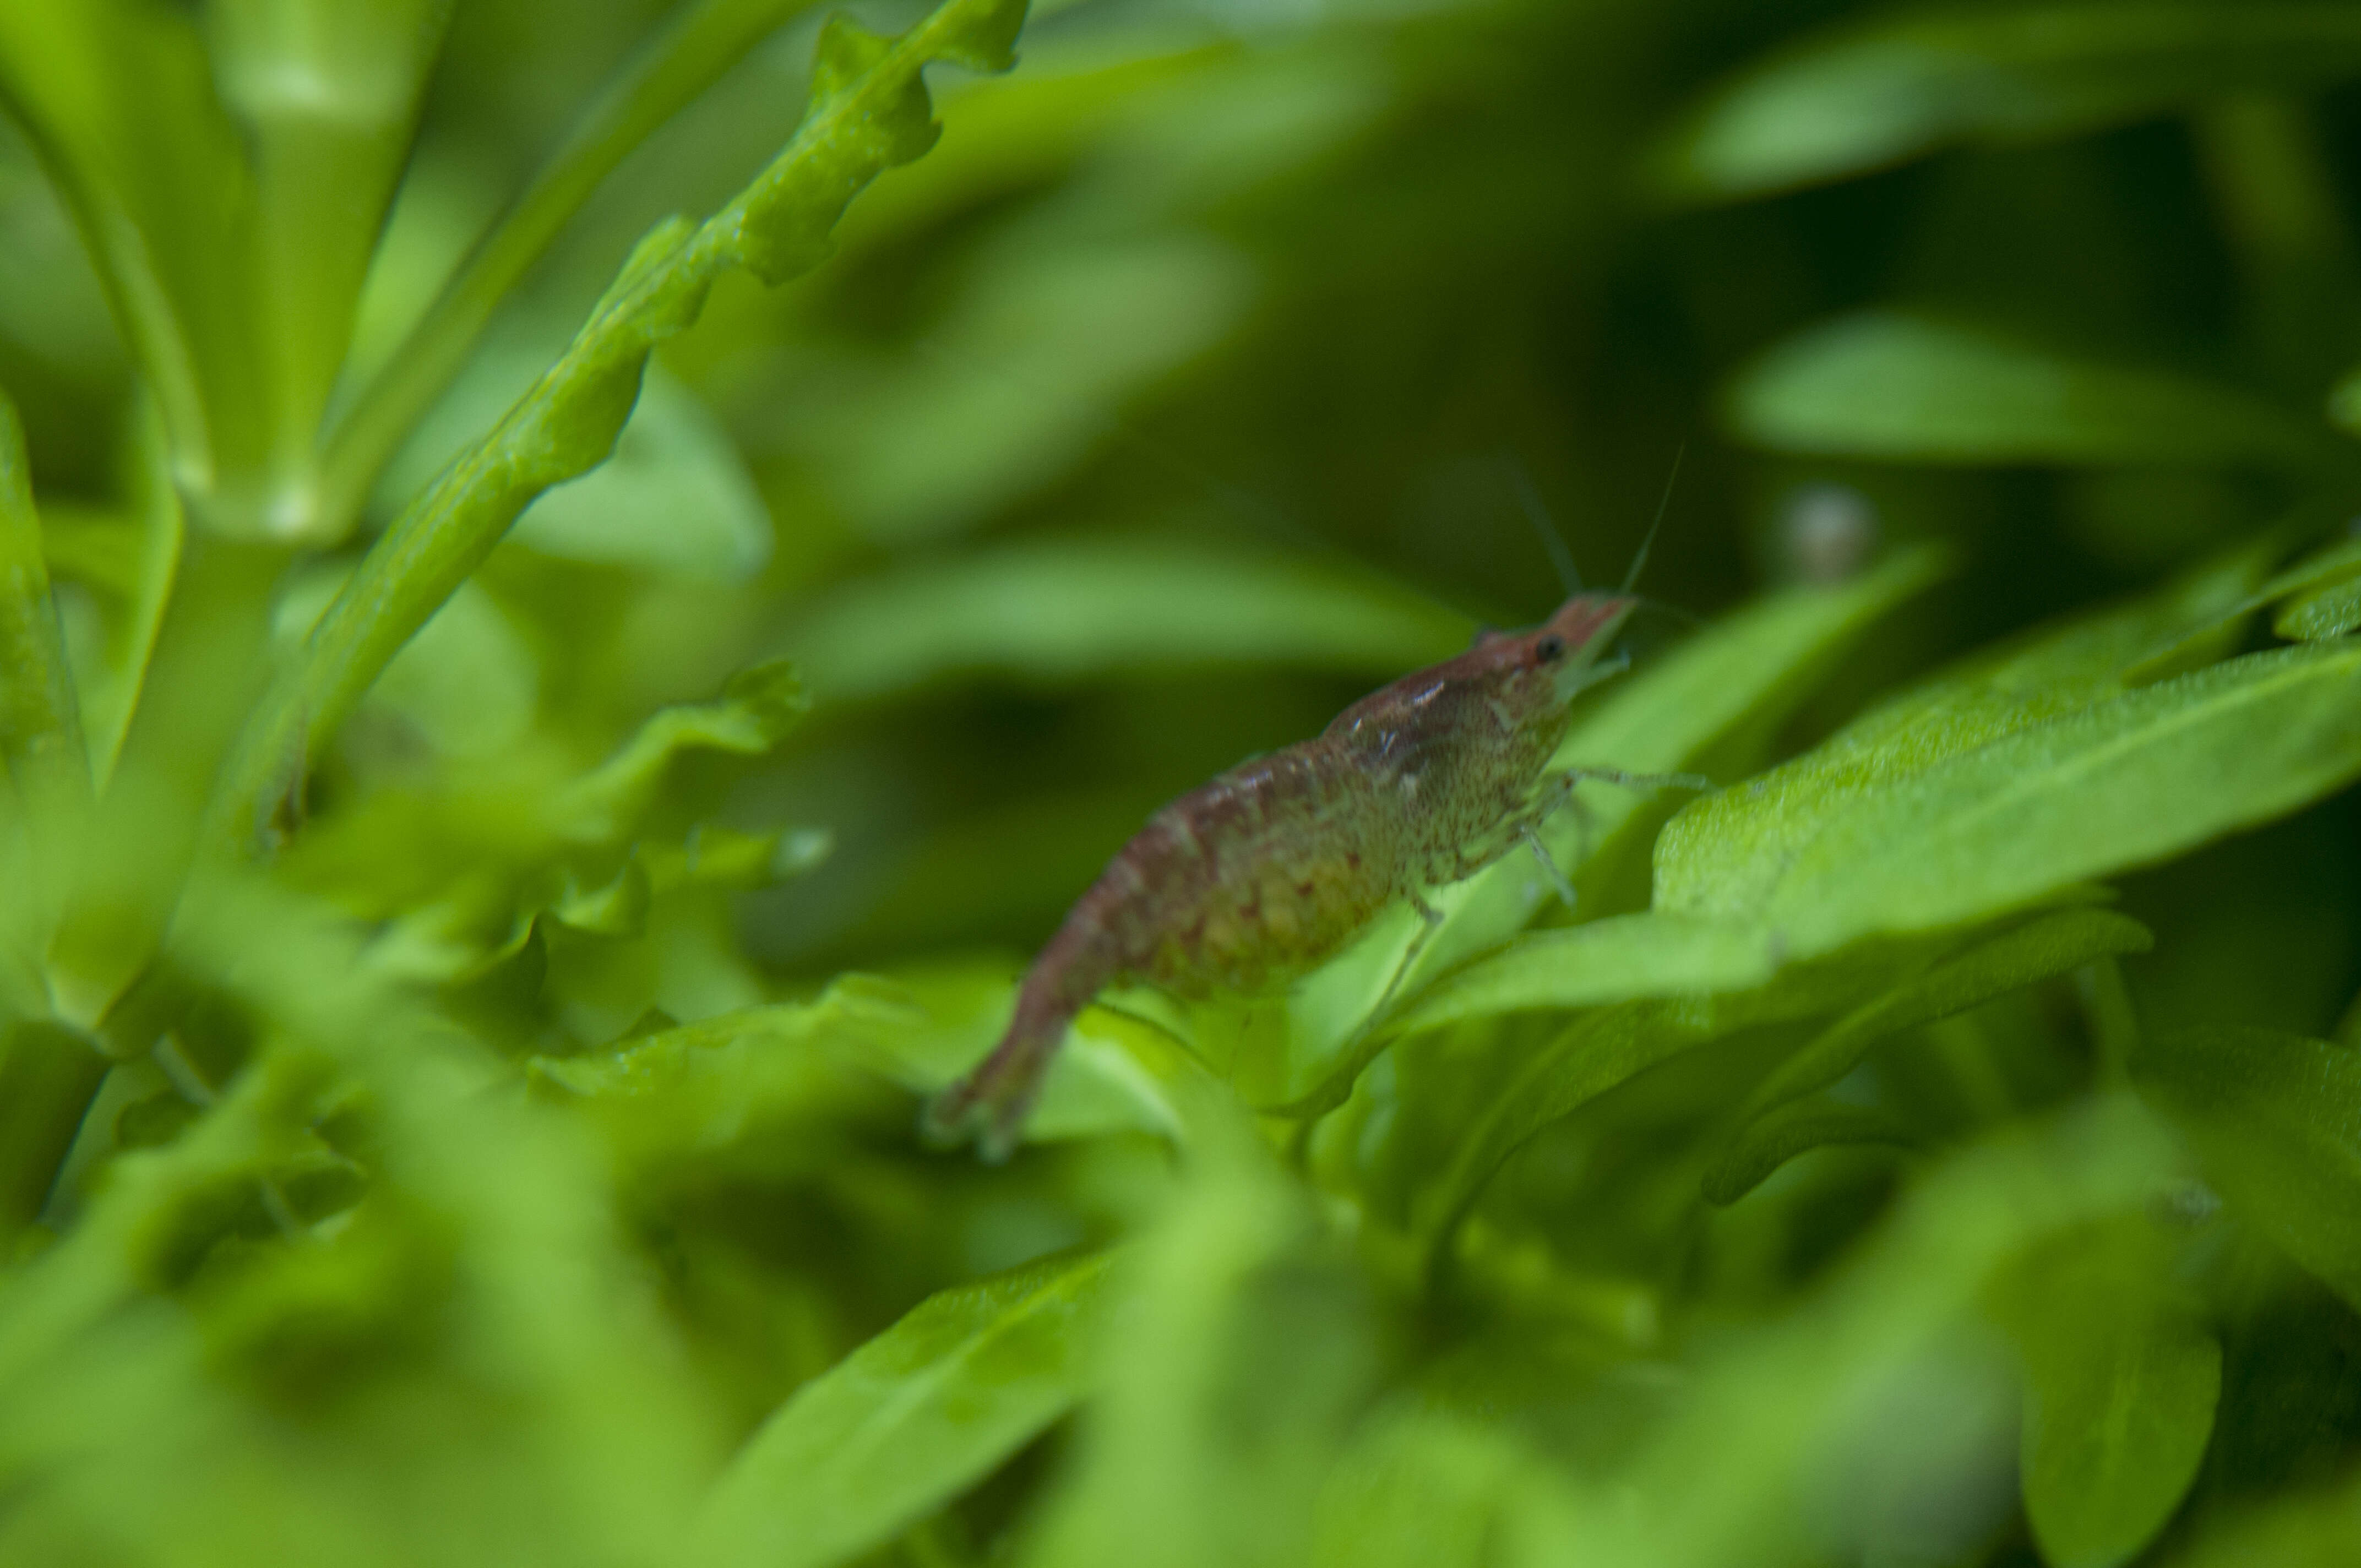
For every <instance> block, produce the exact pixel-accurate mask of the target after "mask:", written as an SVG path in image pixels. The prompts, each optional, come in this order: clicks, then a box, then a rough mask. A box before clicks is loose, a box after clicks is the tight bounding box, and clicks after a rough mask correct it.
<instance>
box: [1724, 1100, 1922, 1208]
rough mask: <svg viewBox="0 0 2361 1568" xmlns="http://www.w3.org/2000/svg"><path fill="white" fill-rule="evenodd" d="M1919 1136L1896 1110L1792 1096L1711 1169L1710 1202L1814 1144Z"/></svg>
mask: <svg viewBox="0 0 2361 1568" xmlns="http://www.w3.org/2000/svg"><path fill="white" fill-rule="evenodd" d="M1918 1141H1919V1140H1918V1136H1917V1134H1916V1132H1915V1131H1914V1130H1913V1129H1912V1128H1911V1127H1910V1126H1909V1124H1906V1123H1905V1122H1904V1121H1903V1120H1902V1119H1901V1118H1900V1117H1898V1116H1895V1115H1894V1113H1892V1112H1890V1111H1881V1110H1879V1109H1878V1108H1877V1107H1875V1106H1872V1105H1851V1104H1847V1103H1846V1102H1842V1101H1838V1100H1828V1099H1825V1098H1821V1097H1818V1096H1814V1097H1811V1098H1809V1099H1803V1100H1792V1101H1789V1102H1785V1103H1784V1104H1782V1105H1779V1106H1777V1107H1776V1108H1774V1109H1773V1110H1771V1111H1768V1112H1766V1113H1763V1115H1760V1116H1757V1117H1755V1118H1754V1119H1753V1120H1752V1122H1750V1123H1748V1124H1746V1126H1745V1128H1744V1129H1743V1130H1742V1131H1741V1132H1740V1134H1739V1135H1738V1136H1737V1137H1736V1138H1735V1139H1734V1140H1733V1141H1732V1142H1731V1144H1730V1147H1729V1148H1728V1149H1727V1150H1725V1151H1723V1153H1722V1156H1721V1157H1720V1158H1719V1159H1717V1160H1715V1161H1714V1162H1713V1164H1712V1166H1711V1167H1709V1168H1708V1169H1707V1171H1706V1173H1705V1179H1704V1181H1703V1182H1702V1183H1701V1190H1703V1192H1704V1193H1705V1200H1706V1201H1707V1202H1708V1203H1715V1204H1719V1205H1722V1206H1724V1207H1727V1206H1728V1205H1730V1204H1732V1203H1735V1202H1737V1201H1739V1200H1740V1199H1741V1198H1743V1197H1745V1196H1746V1195H1747V1194H1748V1193H1749V1192H1752V1191H1753V1190H1754V1189H1756V1188H1757V1187H1759V1186H1761V1185H1762V1184H1763V1182H1764V1181H1766V1180H1768V1179H1770V1177H1771V1174H1772V1172H1773V1171H1775V1170H1777V1169H1778V1168H1780V1167H1781V1166H1783V1165H1784V1164H1786V1163H1787V1162H1788V1161H1789V1160H1791V1159H1794V1158H1795V1157H1796V1156H1797V1155H1800V1154H1807V1153H1809V1152H1810V1151H1812V1150H1813V1149H1820V1148H1829V1147H1837V1146H1861V1145H1864V1144H1872V1145H1874V1144H1883V1145H1890V1146H1894V1147H1897V1148H1912V1147H1915V1146H1916V1145H1917V1143H1918Z"/></svg>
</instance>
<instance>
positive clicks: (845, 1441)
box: [678, 1253, 1115, 1568]
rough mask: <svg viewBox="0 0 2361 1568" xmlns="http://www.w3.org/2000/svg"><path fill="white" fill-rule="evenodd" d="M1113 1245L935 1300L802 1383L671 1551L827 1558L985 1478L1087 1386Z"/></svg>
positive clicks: (802, 1564)
mask: <svg viewBox="0 0 2361 1568" xmlns="http://www.w3.org/2000/svg"><path fill="white" fill-rule="evenodd" d="M1114 1275H1115V1268H1114V1259H1113V1257H1112V1256H1111V1255H1108V1254H1105V1253H1095V1254H1091V1255H1084V1256H1082V1257H1071V1256H1066V1257H1055V1258H1049V1259H1046V1260H1044V1261H1042V1262H1040V1263H1036V1264H1031V1265H1028V1266H1026V1267H1023V1268H1019V1269H1016V1270H1013V1271H1012V1272H1010V1273H1007V1274H1003V1275H999V1276H997V1277H994V1278H991V1279H987V1280H983V1281H980V1282H978V1283H976V1284H973V1285H964V1286H961V1287H960V1288H957V1289H953V1290H946V1291H944V1292H942V1293H941V1294H940V1295H938V1296H933V1297H929V1298H928V1299H927V1300H926V1301H924V1302H923V1303H921V1304H920V1305H919V1306H918V1307H917V1309H916V1310H913V1311H912V1312H910V1313H909V1315H908V1316H906V1317H905V1318H903V1319H902V1321H900V1322H898V1323H895V1325H894V1326H893V1327H892V1328H890V1329H888V1330H886V1331H885V1332H884V1333H882V1334H880V1335H878V1336H877V1337H876V1338H875V1339H873V1340H871V1341H870V1342H869V1343H866V1344H864V1345H862V1347H861V1348H860V1349H859V1350H856V1351H854V1352H853V1353H852V1354H851V1355H849V1356H847V1357H846V1358H845V1359H844V1360H843V1361H841V1362H840V1363H838V1364H837V1365H835V1366H833V1367H831V1368H829V1370H828V1371H827V1372H826V1373H824V1374H822V1375H821V1376H819V1377H818V1378H816V1379H815V1380H813V1381H812V1382H811V1383H809V1384H807V1385H806V1386H805V1387H802V1388H801V1389H798V1390H797V1391H796V1395H795V1397H794V1398H791V1399H789V1400H788V1401H787V1402H786V1403H785V1405H783V1406H781V1407H780V1409H779V1410H778V1412H777V1414H775V1415H774V1416H773V1417H772V1418H771V1419H770V1420H768V1421H765V1422H764V1423H763V1426H762V1428H761V1429H760V1430H759V1431H756V1432H755V1433H754V1435H753V1436H752V1438H750V1439H748V1440H747V1442H746V1446H745V1447H744V1448H743V1449H742V1450H741V1451H740V1452H739V1453H738V1456H737V1457H736V1458H735V1459H733V1460H732V1461H731V1462H730V1468H729V1469H728V1470H727V1471H725V1472H724V1473H723V1475H722V1476H721V1478H720V1480H719V1482H717V1483H716V1484H715V1486H714V1490H713V1494H712V1496H711V1497H709V1498H708V1500H707V1502H706V1504H705V1507H704V1508H703V1509H702V1511H701V1512H700V1514H699V1517H698V1519H697V1522H696V1524H695V1525H694V1526H693V1527H692V1528H691V1530H690V1532H689V1536H688V1540H687V1542H686V1546H685V1548H684V1550H683V1552H681V1554H680V1556H679V1558H678V1561H680V1562H681V1563H695V1564H697V1565H699V1568H704V1565H707V1564H712V1565H716V1568H720V1565H727V1564H735V1563H744V1564H746V1565H747V1568H823V1565H824V1564H828V1563H841V1562H844V1561H846V1560H848V1559H850V1558H853V1557H857V1556H859V1555H861V1554H862V1553H863V1552H868V1551H871V1550H873V1548H876V1547H878V1546H882V1545H884V1543H885V1542H886V1541H890V1540H891V1539H892V1538H893V1537H894V1536H895V1534H897V1533H899V1532H900V1531H901V1530H904V1529H906V1528H907V1527H908V1526H909V1525H910V1524H912V1523H913V1522H915V1521H916V1520H917V1519H920V1518H921V1517H923V1516H924V1515H925V1514H926V1513H927V1512H928V1510H930V1509H932V1508H937V1507H939V1506H940V1505H941V1504H943V1503H946V1502H948V1501H950V1499H951V1498H953V1497H957V1496H958V1495H959V1494H960V1493H961V1492H963V1491H965V1490H966V1489H967V1488H968V1487H970V1486H972V1485H974V1484H975V1483H976V1482H977V1481H979V1480H981V1479H982V1478H983V1476H984V1475H988V1474H989V1473H990V1472H991V1471H992V1470H993V1469H994V1466H996V1465H998V1464H1001V1463H1002V1462H1003V1461H1004V1460H1005V1459H1007V1458H1008V1457H1009V1455H1011V1454H1012V1453H1016V1450H1018V1449H1019V1448H1021V1447H1023V1446H1024V1445H1025V1444H1026V1443H1027V1442H1030V1441H1031V1440H1032V1439H1033V1437H1034V1436H1035V1435H1036V1434H1037V1433H1038V1432H1039V1431H1041V1430H1042V1429H1043V1428H1045V1427H1047V1426H1048V1425H1049V1423H1050V1422H1052V1421H1054V1420H1058V1419H1059V1418H1060V1416H1063V1415H1064V1414H1065V1413H1066V1412H1067V1411H1068V1410H1070V1409H1072V1408H1073V1407H1074V1405H1075V1403H1076V1402H1077V1401H1079V1400H1080V1399H1081V1398H1082V1397H1083V1396H1084V1395H1085V1394H1086V1393H1087V1392H1088V1391H1089V1389H1090V1387H1091V1386H1092V1384H1093V1381H1094V1378H1093V1362H1092V1358H1091V1351H1092V1348H1093V1347H1092V1342H1093V1338H1094V1337H1095V1334H1096V1332H1097V1330H1098V1324H1099V1321H1100V1320H1101V1319H1102V1318H1103V1317H1104V1315H1105V1312H1106V1308H1107V1301H1108V1298H1109V1297H1110V1295H1111V1294H1112V1288H1113V1281H1114Z"/></svg>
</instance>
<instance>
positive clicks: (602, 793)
mask: <svg viewBox="0 0 2361 1568" xmlns="http://www.w3.org/2000/svg"><path fill="white" fill-rule="evenodd" d="M810 710H811V699H810V698H809V697H807V696H805V695H804V686H803V682H802V681H801V680H800V679H799V678H797V676H796V671H795V667H794V666H793V665H792V664H788V663H785V662H774V663H767V664H756V665H754V666H753V667H752V668H751V669H745V670H741V671H740V672H739V673H738V674H734V675H732V676H730V681H729V684H728V685H725V686H723V687H722V688H721V695H720V696H719V697H716V698H715V699H714V700H713V701H711V702H702V703H686V704H683V705H681V706H679V707H667V708H664V709H662V710H661V711H659V712H658V713H657V714H656V715H655V717H654V718H651V719H649V720H648V721H647V722H646V723H645V724H643V725H642V726H641V727H640V730H639V733H638V734H636V735H634V736H632V737H631V740H629V741H627V742H625V743H624V745H623V748H622V750H620V751H617V752H616V753H615V754H614V755H613V756H612V757H609V759H607V761H606V762H601V763H600V764H599V765H598V767H597V768H596V769H594V770H593V771H592V772H590V773H588V774H586V775H584V776H583V777H582V778H581V779H579V780H577V782H576V783H575V784H573V785H572V787H570V788H569V789H567V790H566V792H565V794H564V795H562V796H561V797H560V798H559V799H558V800H557V801H556V802H555V805H554V806H553V807H552V810H553V817H554V820H555V821H556V822H557V823H558V824H559V832H560V833H561V834H563V835H564V836H566V838H569V839H576V840H578V841H581V842H586V843H598V842H606V841H611V840H613V839H619V838H620V837H622V836H623V835H625V834H627V833H629V832H630V831H631V828H632V827H633V826H634V825H635V824H636V823H637V822H638V821H639V819H640V818H641V817H643V816H644V815H645V814H646V812H647V809H648V807H649V806H650V805H651V804H652V803H653V801H654V799H655V797H656V795H657V792H658V791H659V790H661V789H662V788H663V786H664V775H665V773H666V770H668V769H669V768H670V767H671V766H672V764H673V762H674V760H675V758H677V757H679V756H680V755H682V754H683V753H684V752H687V751H726V752H733V753H735V754H737V755H739V756H748V757H753V756H761V755H762V754H763V753H764V752H766V751H770V750H771V748H773V747H774V746H776V745H777V744H778V743H779V741H780V740H781V739H782V738H783V737H785V735H786V734H787V733H788V732H789V731H790V730H792V729H794V728H795V727H796V724H798V723H799V722H801V721H802V719H803V717H804V715H805V714H806V713H807V712H809V711H810Z"/></svg>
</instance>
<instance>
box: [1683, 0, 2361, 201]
mask: <svg viewBox="0 0 2361 1568" xmlns="http://www.w3.org/2000/svg"><path fill="white" fill-rule="evenodd" d="M2356 73H2361V22H2356V19H2355V17H2354V16H2353V14H2352V13H2351V12H2350V11H2348V10H2346V9H2345V8H2344V7H2342V6H2339V5H2319V4H2297V5H2287V4H2261V5H2243V6H2239V7H2236V8H2234V9H2227V10H2225V9H2222V8H2220V7H2216V6H2211V5H2192V4H2186V3H2180V0H2175V3H2168V4H2134V5H2045V6H2032V7H2011V8H2008V9H2005V10H2002V11H1998V12H1982V13H1979V12H1975V11H1971V10H1965V9H1960V10H1954V11H1952V12H1951V13H1949V14H1948V15H1946V14H1943V13H1940V12H1938V13H1934V14H1931V15H1913V16H1899V17H1893V18H1884V17H1881V18H1879V19H1877V20H1875V21H1873V22H1871V23H1868V24H1866V25H1862V26H1859V27H1851V28H1848V29H1844V30H1841V31H1838V32H1835V33H1832V34H1829V35H1828V36H1826V37H1824V38H1820V39H1817V40H1815V41H1813V42H1811V43H1808V44H1806V45H1805V46H1803V47H1802V48H1800V49H1795V50H1792V51H1790V52H1788V53H1787V54H1786V55H1784V57H1782V58H1777V59H1774V60H1772V61H1770V62H1768V63H1766V64H1764V65H1763V66H1761V67H1758V68H1757V69H1755V70H1753V71H1749V72H1747V73H1746V74H1745V75H1743V76H1741V78H1740V79H1739V80H1738V81H1737V82H1733V83H1732V84H1731V85H1730V87H1728V88H1726V89H1724V90H1723V91H1722V92H1721V93H1718V94H1717V95H1715V96H1714V97H1713V98H1712V99H1711V100H1710V101H1708V103H1707V104H1705V105H1704V107H1703V108H1702V109H1701V110H1700V111H1699V112H1698V113H1697V115H1696V116H1695V117H1694V118H1693V119H1692V120H1691V121H1690V123H1689V124H1687V125H1686V126H1684V127H1683V128H1682V130H1681V131H1680V133H1679V134H1678V135H1677V137H1675V139H1674V140H1673V141H1672V142H1671V143H1670V144H1669V145H1668V146H1666V147H1665V148H1664V149H1663V151H1662V152H1661V153H1660V155H1659V176H1660V178H1661V179H1662V180H1663V181H1664V184H1665V185H1666V186H1667V187H1668V188H1669V189H1670V190H1672V191H1673V192H1676V193H1677V194H1679V195H1681V196H1683V197H1686V198H1687V199H1691V200H1711V199H1715V198H1728V197H1732V196H1744V195H1752V194H1756V193H1760V192H1770V191H1777V190H1784V189H1787V188H1789V187H1792V186H1796V185H1803V184H1808V183H1812V182H1814V181H1824V180H1835V179H1841V178H1843V177H1844V176H1847V175H1851V174H1859V173H1861V172H1863V171H1865V170H1872V169H1877V168H1882V167H1884V166H1886V165H1888V164H1893V163H1898V162H1901V161H1902V160H1904V159H1909V158H1914V157H1917V156H1919V155H1922V154H1924V153H1927V152H1928V151H1931V150H1933V149H1935V148H1941V147H1946V146H1954V145H1960V144H1966V145H1986V146H1991V145H2000V146H2007V145H2015V144H2018V143H2022V142H2026V141H2032V140H2037V139H2042V138H2047V137H2061V136H2070V135H2074V134H2077V133H2080V132H2084V131H2089V130H2093V129H2096V128H2098V127H2100V126H2108V125H2114V124H2120V123H2122V122H2124V121H2126V120H2132V119H2136V118H2140V117H2143V116H2146V115H2155V114H2158V113H2159V112H2161V111H2164V110H2167V109H2169V108H2172V107H2175V106H2177V105H2180V104H2195V103H2202V102H2205V101H2208V100H2211V99H2213V98H2215V97H2217V96H2219V95H2221V94H2223V93H2230V92H2235V91H2238V90H2239V89H2241V88H2248V89H2264V90H2268V89H2270V88H2274V87H2286V88H2301V87H2304V86H2307V85H2311V84H2318V83H2323V82H2332V81H2335V80H2338V79H2339V78H2342V77H2345V76H2350V75H2353V74H2356Z"/></svg>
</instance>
